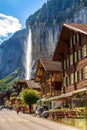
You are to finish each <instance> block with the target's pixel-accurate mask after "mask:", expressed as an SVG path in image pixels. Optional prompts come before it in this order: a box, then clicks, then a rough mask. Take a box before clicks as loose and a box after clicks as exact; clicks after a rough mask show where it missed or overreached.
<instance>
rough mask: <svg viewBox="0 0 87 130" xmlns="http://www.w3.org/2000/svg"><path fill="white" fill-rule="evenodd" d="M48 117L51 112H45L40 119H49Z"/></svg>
mask: <svg viewBox="0 0 87 130" xmlns="http://www.w3.org/2000/svg"><path fill="white" fill-rule="evenodd" d="M48 116H49V112H48V111H46V110H45V111H43V112H42V113H41V115H40V117H43V118H48Z"/></svg>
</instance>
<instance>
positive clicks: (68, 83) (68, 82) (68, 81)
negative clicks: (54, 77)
mask: <svg viewBox="0 0 87 130" xmlns="http://www.w3.org/2000/svg"><path fill="white" fill-rule="evenodd" d="M69 85H70V79H69V76H67V86H69Z"/></svg>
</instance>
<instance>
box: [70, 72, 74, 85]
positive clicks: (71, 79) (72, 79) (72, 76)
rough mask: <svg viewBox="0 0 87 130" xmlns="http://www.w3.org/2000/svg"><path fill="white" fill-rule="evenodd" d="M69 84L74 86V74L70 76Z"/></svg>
mask: <svg viewBox="0 0 87 130" xmlns="http://www.w3.org/2000/svg"><path fill="white" fill-rule="evenodd" d="M70 82H71V84H74V73H72V74H71V75H70Z"/></svg>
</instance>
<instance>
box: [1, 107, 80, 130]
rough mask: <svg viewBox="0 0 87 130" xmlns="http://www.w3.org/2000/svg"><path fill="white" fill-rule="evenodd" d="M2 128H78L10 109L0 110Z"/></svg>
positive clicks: (57, 129) (52, 129)
mask: <svg viewBox="0 0 87 130" xmlns="http://www.w3.org/2000/svg"><path fill="white" fill-rule="evenodd" d="M0 130H78V129H77V128H73V127H70V126H67V125H62V124H60V123H55V122H53V121H49V120H47V119H43V118H39V117H34V116H32V115H28V114H22V113H19V114H18V115H17V114H16V112H15V111H11V110H10V111H9V110H6V109H3V110H1V111H0Z"/></svg>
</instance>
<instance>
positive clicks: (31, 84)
mask: <svg viewBox="0 0 87 130" xmlns="http://www.w3.org/2000/svg"><path fill="white" fill-rule="evenodd" d="M26 82H27V84H28V87H29V88H33V89H35V88H36V89H39V88H40V85H38V83H35V82H34V80H26Z"/></svg>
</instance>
